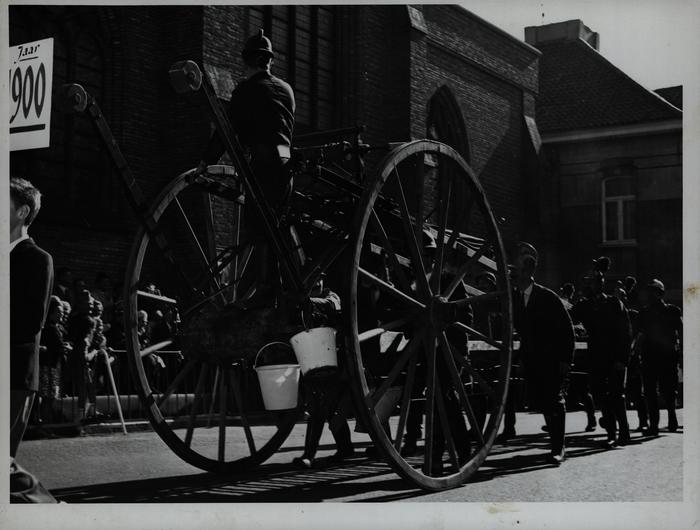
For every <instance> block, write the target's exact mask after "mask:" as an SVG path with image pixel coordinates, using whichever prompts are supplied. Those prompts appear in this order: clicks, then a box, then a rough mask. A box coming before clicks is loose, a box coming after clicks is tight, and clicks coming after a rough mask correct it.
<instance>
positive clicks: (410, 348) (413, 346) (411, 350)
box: [372, 333, 423, 407]
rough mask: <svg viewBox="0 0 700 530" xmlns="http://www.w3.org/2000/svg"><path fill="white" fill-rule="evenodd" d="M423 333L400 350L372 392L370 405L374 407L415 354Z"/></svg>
mask: <svg viewBox="0 0 700 530" xmlns="http://www.w3.org/2000/svg"><path fill="white" fill-rule="evenodd" d="M422 338H423V334H422V333H419V334H417V335H416V336H415V337H413V339H411V340H410V341H409V343H408V344H407V345H406V347H405V348H404V350H403V351H402V352H401V356H400V357H399V358H398V359H397V361H396V363H395V364H394V366H393V367H392V368H391V370H390V371H389V374H388V375H387V377H386V379H385V380H384V381H383V382H382V384H381V385H380V386H379V388H378V389H377V390H375V391H374V392H373V393H372V406H374V407H376V406H377V403H378V402H379V400H380V399H381V398H382V396H383V395H384V394H385V393H386V391H387V390H389V387H391V385H392V384H393V383H394V381H395V380H396V378H397V377H398V375H399V374H400V373H401V370H402V369H403V367H404V365H405V364H406V362H407V361H408V359H409V358H411V356H415V355H414V354H415V353H416V350H417V349H418V348H419V346H420V344H421V342H422Z"/></svg>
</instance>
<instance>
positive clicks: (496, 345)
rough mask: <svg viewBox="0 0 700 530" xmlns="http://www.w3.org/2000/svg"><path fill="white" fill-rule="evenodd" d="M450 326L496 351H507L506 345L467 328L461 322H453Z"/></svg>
mask: <svg viewBox="0 0 700 530" xmlns="http://www.w3.org/2000/svg"><path fill="white" fill-rule="evenodd" d="M452 326H454V327H456V328H459V329H461V330H462V331H465V332H466V333H468V334H469V335H470V336H473V337H476V338H477V339H479V340H482V341H484V342H485V343H486V344H490V345H491V346H493V347H494V348H496V350H498V351H500V352H505V351H506V350H507V349H508V345H507V344H505V343H504V342H499V341H497V340H495V339H492V338H491V337H487V336H486V335H484V334H483V333H481V332H480V331H479V330H476V329H474V328H473V327H471V326H467V325H466V324H464V323H463V322H453V323H452Z"/></svg>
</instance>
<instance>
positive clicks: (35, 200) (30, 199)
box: [10, 177, 41, 226]
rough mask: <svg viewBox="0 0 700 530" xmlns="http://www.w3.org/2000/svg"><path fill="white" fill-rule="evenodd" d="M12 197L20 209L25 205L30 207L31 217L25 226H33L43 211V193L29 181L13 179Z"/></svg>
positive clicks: (11, 181)
mask: <svg viewBox="0 0 700 530" xmlns="http://www.w3.org/2000/svg"><path fill="white" fill-rule="evenodd" d="M10 197H12V200H13V202H14V203H15V207H18V208H19V207H20V206H25V205H26V206H28V207H29V215H27V217H26V219H25V220H24V225H25V226H29V225H30V224H32V223H33V222H34V219H36V216H37V214H38V213H39V210H40V209H41V192H40V191H39V190H38V189H36V188H35V187H34V185H33V184H32V183H31V182H29V181H28V180H25V179H23V178H19V177H11V178H10Z"/></svg>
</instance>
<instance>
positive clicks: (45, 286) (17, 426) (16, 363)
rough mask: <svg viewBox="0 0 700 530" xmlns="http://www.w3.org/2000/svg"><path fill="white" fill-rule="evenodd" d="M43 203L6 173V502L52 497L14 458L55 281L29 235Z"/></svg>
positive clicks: (32, 391)
mask: <svg viewBox="0 0 700 530" xmlns="http://www.w3.org/2000/svg"><path fill="white" fill-rule="evenodd" d="M40 208H41V193H40V192H39V190H38V189H36V188H35V187H34V186H33V185H32V184H31V183H30V182H28V181H27V180H24V179H21V178H15V177H12V178H10V208H9V221H10V422H11V423H10V502H19V503H55V502H56V500H55V499H54V498H53V496H52V495H51V494H50V493H49V492H48V491H47V490H46V489H45V488H44V487H43V486H42V485H41V483H40V482H39V481H38V480H37V479H36V478H35V477H34V476H33V475H32V474H31V473H29V472H27V471H26V470H24V469H22V468H21V467H20V466H19V465H18V464H17V462H16V461H15V456H16V454H17V449H18V448H19V445H20V442H21V441H22V438H23V436H24V431H25V429H26V427H27V421H28V419H29V413H30V411H31V409H32V403H33V401H34V396H35V394H36V392H37V390H38V386H39V344H40V337H41V330H42V328H43V327H44V322H45V320H46V313H47V309H48V305H49V296H50V294H51V291H52V284H53V259H52V258H51V255H50V254H49V253H47V252H46V251H44V250H43V249H41V248H40V247H39V246H38V245H37V244H36V243H34V240H33V239H32V238H31V237H29V226H30V225H31V224H32V222H33V221H34V219H36V216H37V214H38V213H39V209H40Z"/></svg>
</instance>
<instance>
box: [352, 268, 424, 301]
mask: <svg viewBox="0 0 700 530" xmlns="http://www.w3.org/2000/svg"><path fill="white" fill-rule="evenodd" d="M357 271H358V274H360V276H362V277H363V278H365V279H366V280H367V281H368V282H369V283H370V284H372V285H373V286H375V287H377V288H378V289H379V290H380V291H382V292H383V293H385V294H388V295H389V296H391V297H392V298H394V299H396V300H399V301H401V302H403V303H405V304H407V305H409V306H411V307H414V308H416V309H425V304H423V303H422V302H419V301H418V300H416V299H415V298H413V297H412V296H409V295H407V294H406V293H404V292H402V291H399V290H398V289H397V288H396V287H394V286H393V285H391V284H390V283H387V282H385V281H384V280H382V279H381V278H379V277H377V276H375V275H374V274H372V273H371V272H369V271H367V270H365V269H363V268H362V267H358V268H357Z"/></svg>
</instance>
